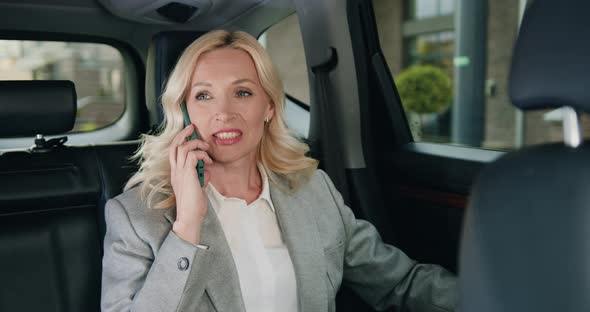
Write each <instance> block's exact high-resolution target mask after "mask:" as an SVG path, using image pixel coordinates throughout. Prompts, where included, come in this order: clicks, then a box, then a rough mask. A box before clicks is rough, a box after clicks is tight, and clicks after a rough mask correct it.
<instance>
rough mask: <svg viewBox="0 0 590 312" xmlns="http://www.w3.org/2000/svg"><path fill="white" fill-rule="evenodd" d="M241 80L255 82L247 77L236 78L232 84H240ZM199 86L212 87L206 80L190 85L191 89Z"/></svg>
mask: <svg viewBox="0 0 590 312" xmlns="http://www.w3.org/2000/svg"><path fill="white" fill-rule="evenodd" d="M242 82H249V83H251V84H256V82H254V81H253V80H252V79H248V78H242V79H238V80H236V81H234V82H233V83H232V84H233V85H237V84H240V83H242ZM200 86H203V87H212V85H211V84H210V83H208V82H197V83H195V84H193V85H191V89H192V88H194V87H200Z"/></svg>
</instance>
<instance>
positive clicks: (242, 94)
mask: <svg viewBox="0 0 590 312" xmlns="http://www.w3.org/2000/svg"><path fill="white" fill-rule="evenodd" d="M236 95H237V96H238V97H248V96H251V95H252V93H251V92H249V91H246V90H239V91H238V92H236Z"/></svg>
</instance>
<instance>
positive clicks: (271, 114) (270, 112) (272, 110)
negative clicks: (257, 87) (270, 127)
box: [264, 102, 275, 120]
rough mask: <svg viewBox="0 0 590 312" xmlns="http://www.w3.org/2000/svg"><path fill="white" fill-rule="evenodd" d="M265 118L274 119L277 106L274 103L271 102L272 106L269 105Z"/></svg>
mask: <svg viewBox="0 0 590 312" xmlns="http://www.w3.org/2000/svg"><path fill="white" fill-rule="evenodd" d="M264 116H265V118H268V119H269V120H271V119H273V118H274V116H275V104H274V103H273V102H270V104H269V105H268V108H267V110H266V114H265V115H264Z"/></svg>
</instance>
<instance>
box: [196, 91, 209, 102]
mask: <svg viewBox="0 0 590 312" xmlns="http://www.w3.org/2000/svg"><path fill="white" fill-rule="evenodd" d="M210 98H211V96H210V95H209V94H207V93H205V92H201V93H198V94H197V95H196V96H195V99H197V101H204V100H209V99H210Z"/></svg>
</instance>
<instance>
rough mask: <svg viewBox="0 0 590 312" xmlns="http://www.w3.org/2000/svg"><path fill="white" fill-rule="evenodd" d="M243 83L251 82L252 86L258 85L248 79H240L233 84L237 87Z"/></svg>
mask: <svg viewBox="0 0 590 312" xmlns="http://www.w3.org/2000/svg"><path fill="white" fill-rule="evenodd" d="M242 82H249V83H251V84H256V83H255V82H254V81H252V79H248V78H243V79H238V80H236V81H234V83H233V84H235V85H237V84H240V83H242Z"/></svg>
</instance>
